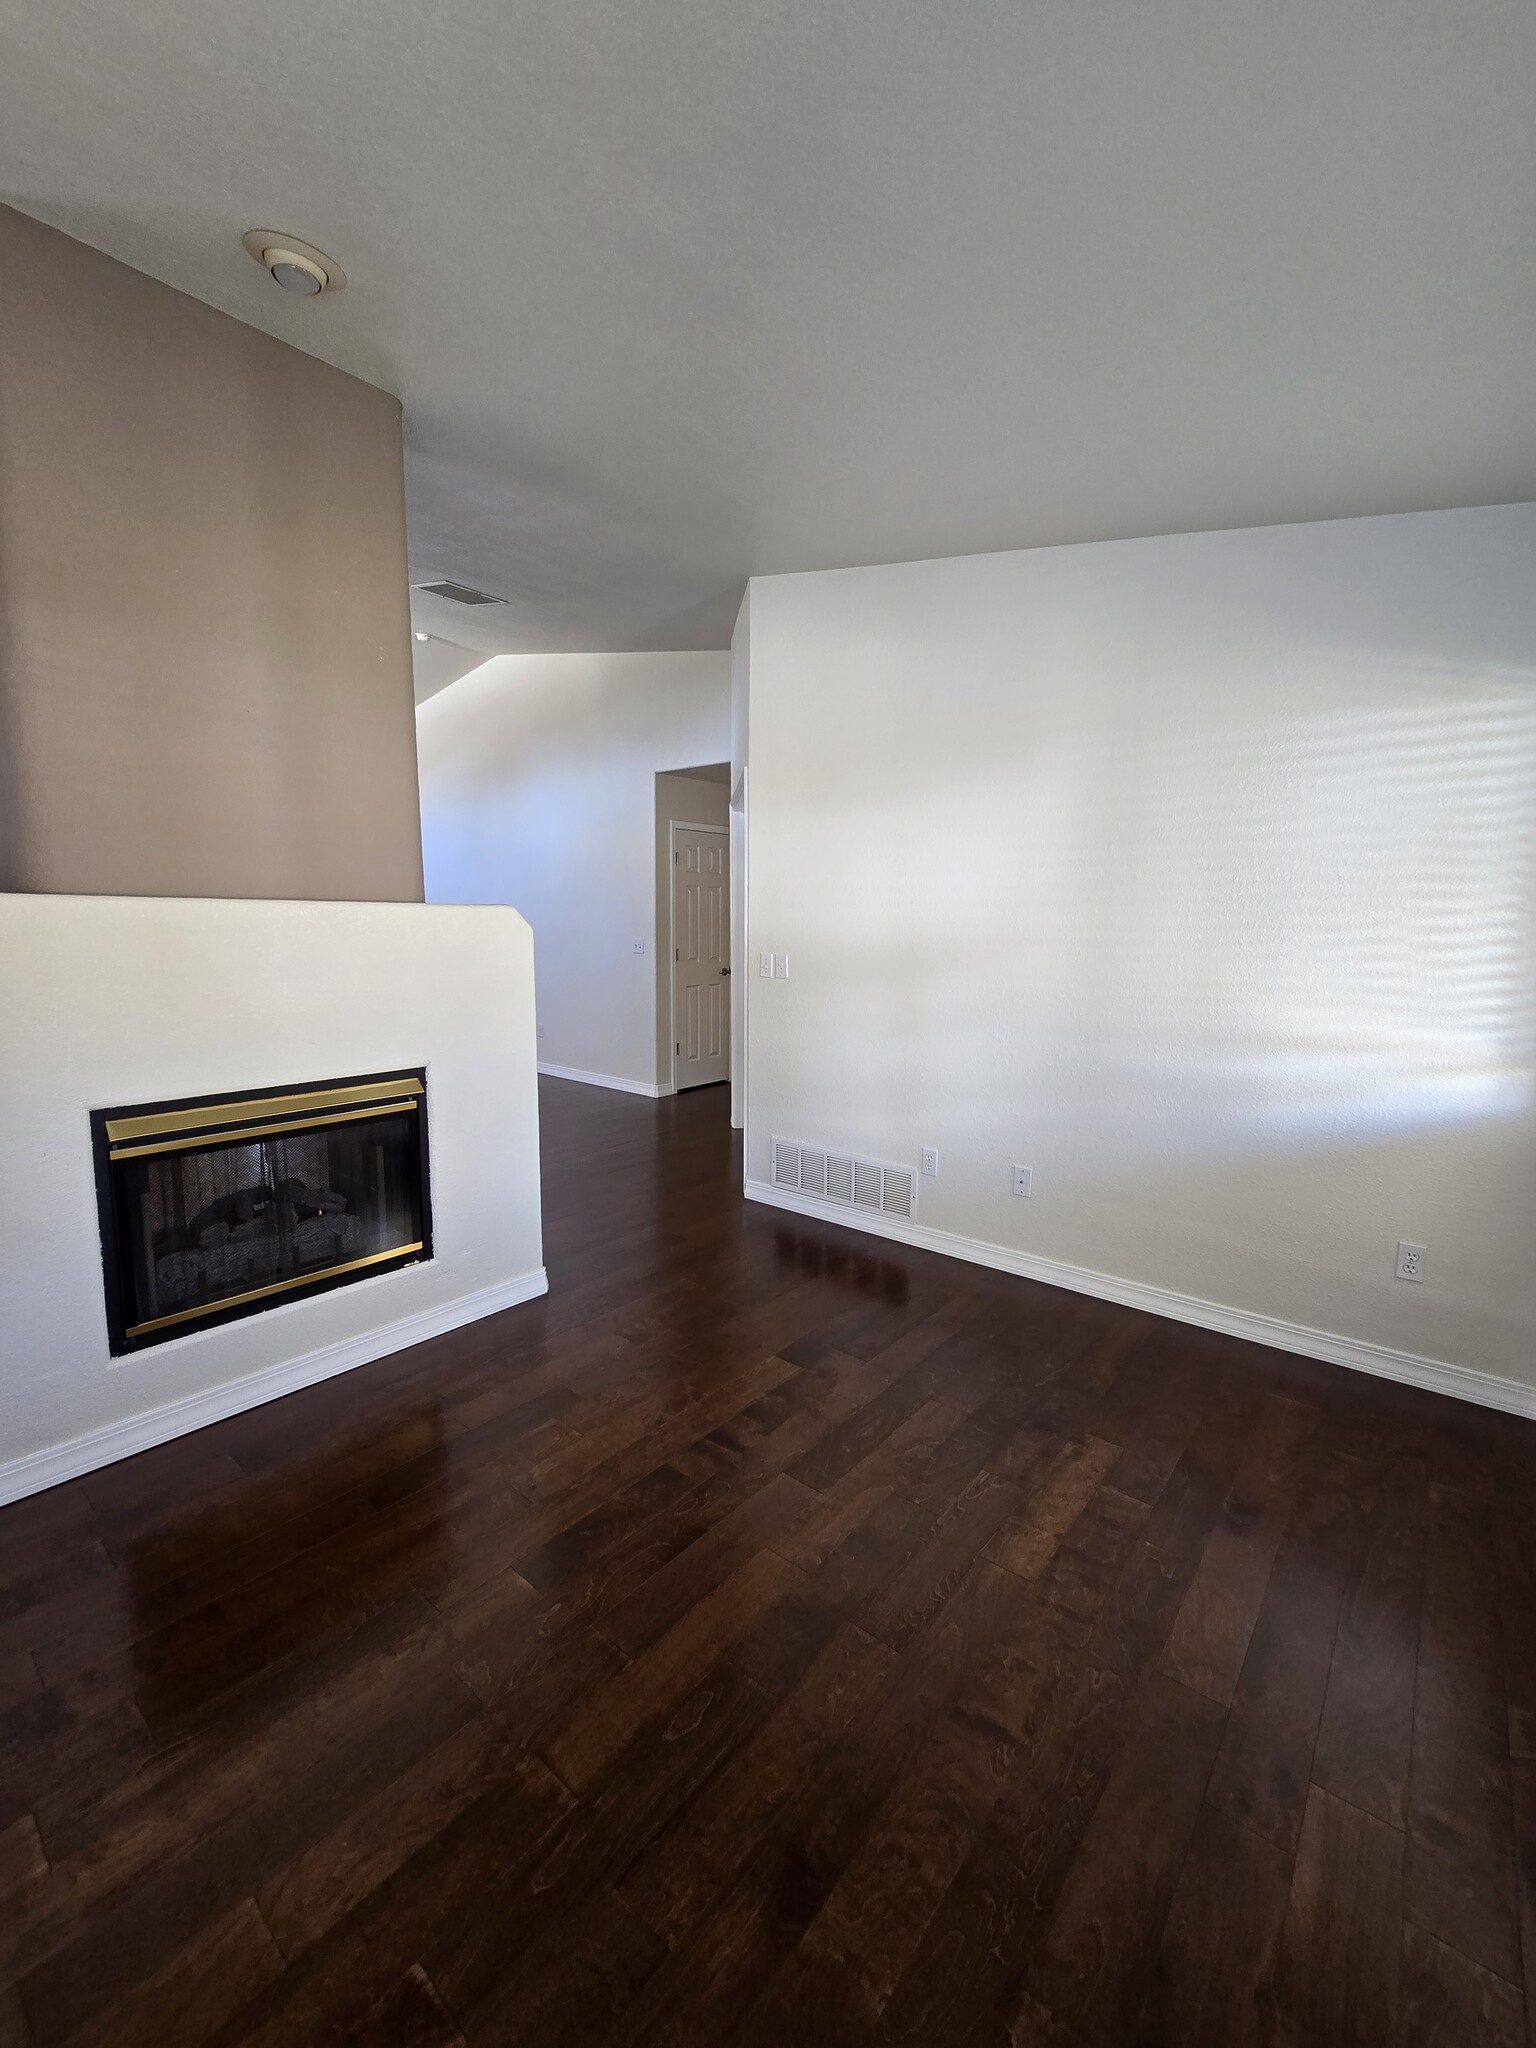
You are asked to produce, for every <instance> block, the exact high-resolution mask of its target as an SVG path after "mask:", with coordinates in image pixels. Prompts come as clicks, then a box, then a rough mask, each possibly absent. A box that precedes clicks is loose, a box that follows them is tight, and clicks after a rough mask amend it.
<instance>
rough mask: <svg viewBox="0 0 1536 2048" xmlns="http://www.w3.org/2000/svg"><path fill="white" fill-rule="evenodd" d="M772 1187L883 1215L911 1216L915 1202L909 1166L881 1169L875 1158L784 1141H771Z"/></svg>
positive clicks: (914, 1191) (914, 1187) (778, 1139)
mask: <svg viewBox="0 0 1536 2048" xmlns="http://www.w3.org/2000/svg"><path fill="white" fill-rule="evenodd" d="M773 1185H774V1186H775V1187H776V1188H794V1189H796V1190H797V1191H798V1192H799V1193H800V1194H802V1195H815V1196H816V1198H817V1200H818V1201H823V1202H838V1203H846V1205H847V1206H848V1207H849V1208H851V1209H869V1210H875V1211H878V1212H879V1213H880V1214H881V1215H882V1216H910V1215H911V1214H912V1209H913V1205H914V1203H915V1202H916V1200H917V1175H916V1174H915V1173H914V1172H913V1171H912V1169H911V1167H910V1166H882V1165H881V1164H880V1163H879V1162H878V1161H877V1160H873V1159H851V1158H848V1157H846V1156H840V1155H839V1154H838V1153H836V1152H818V1151H813V1150H812V1149H811V1147H810V1146H809V1145H791V1144H789V1143H788V1142H787V1141H786V1140H785V1139H783V1138H775V1139H774V1141H773Z"/></svg>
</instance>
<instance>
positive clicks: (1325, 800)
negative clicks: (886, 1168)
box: [744, 505, 1536, 1412]
mask: <svg viewBox="0 0 1536 2048" xmlns="http://www.w3.org/2000/svg"><path fill="white" fill-rule="evenodd" d="M749 855H750V861H751V896H750V907H749V916H750V928H749V930H748V932H747V933H746V935H745V942H746V950H747V953H748V955H749V957H750V956H751V955H753V954H755V952H756V951H757V949H759V948H762V949H765V950H767V949H771V950H774V951H778V952H786V953H787V954H788V955H789V962H790V978H789V979H788V980H784V981H762V980H759V979H757V978H755V977H752V976H748V977H747V979H746V982H745V984H744V986H745V988H746V991H747V994H748V999H749V1000H748V1011H749V1023H748V1047H747V1059H748V1066H747V1083H748V1101H747V1174H748V1180H749V1185H751V1186H752V1187H754V1188H755V1189H756V1190H758V1191H761V1192H764V1193H765V1194H766V1193H767V1192H768V1189H767V1185H766V1184H767V1183H769V1181H770V1178H771V1173H772V1167H771V1146H772V1141H773V1140H774V1139H775V1138H779V1139H784V1140H788V1141H798V1142H801V1143H803V1144H806V1145H809V1146H816V1147H828V1148H836V1149H840V1150H847V1151H851V1152H853V1153H855V1154H861V1155H863V1156H866V1157H873V1158H875V1159H877V1160H883V1161H888V1162H895V1163H898V1164H903V1165H910V1166H914V1167H915V1166H916V1165H918V1164H919V1161H920V1154H921V1150H922V1148H923V1147H925V1146H926V1147H933V1148H935V1149H936V1150H937V1151H938V1154H939V1164H940V1173H939V1176H938V1177H937V1178H936V1179H929V1178H920V1179H919V1181H918V1188H919V1194H918V1201H917V1209H916V1212H915V1222H916V1225H917V1226H918V1227H919V1228H920V1229H921V1231H922V1232H923V1233H924V1241H928V1242H934V1243H938V1244H940V1245H942V1246H946V1247H949V1248H952V1249H955V1250H957V1251H961V1252H963V1253H966V1254H967V1255H969V1256H973V1257H975V1256H980V1257H983V1258H986V1259H988V1260H989V1261H990V1262H992V1263H1000V1264H1005V1265H1006V1264H1008V1263H1009V1261H1010V1260H1012V1261H1015V1262H1016V1264H1015V1269H1016V1270H1025V1271H1027V1270H1040V1271H1041V1272H1042V1273H1043V1274H1049V1273H1051V1272H1057V1271H1059V1272H1060V1273H1062V1274H1064V1275H1073V1274H1075V1275H1077V1276H1078V1277H1079V1279H1080V1281H1081V1282H1082V1284H1085V1285H1086V1286H1087V1287H1088V1288H1089V1291H1109V1292H1111V1293H1115V1291H1116V1290H1117V1289H1118V1290H1119V1293H1118V1295H1117V1298H1121V1299H1127V1298H1135V1297H1134V1296H1132V1295H1131V1294H1128V1293H1127V1291H1126V1290H1127V1289H1128V1288H1134V1287H1141V1288H1144V1289H1147V1290H1151V1292H1150V1293H1149V1294H1148V1296H1147V1297H1146V1298H1147V1300H1148V1302H1149V1305H1154V1306H1155V1305H1157V1303H1158V1301H1159V1300H1161V1299H1167V1300H1169V1301H1171V1302H1182V1303H1183V1304H1184V1305H1185V1307H1186V1309H1190V1310H1191V1312H1190V1318H1189V1319H1190V1320H1200V1319H1201V1316H1200V1314H1199V1313H1197V1312H1194V1311H1195V1310H1196V1309H1198V1306H1199V1305H1200V1304H1206V1305H1224V1307H1225V1308H1226V1309H1230V1310H1232V1311H1234V1312H1242V1313H1243V1314H1247V1315H1249V1316H1252V1317H1255V1318H1268V1319H1271V1320H1270V1322H1269V1324H1268V1325H1266V1327H1269V1328H1273V1329H1288V1330H1291V1331H1295V1332H1301V1333H1307V1332H1311V1333H1314V1334H1315V1333H1324V1334H1327V1333H1332V1335H1331V1337H1330V1338H1329V1343H1331V1342H1332V1340H1333V1338H1335V1337H1336V1338H1337V1339H1339V1340H1341V1341H1347V1342H1353V1343H1356V1344H1358V1345H1360V1346H1371V1347H1379V1353H1380V1358H1381V1359H1382V1360H1383V1361H1384V1363H1379V1364H1378V1365H1377V1366H1376V1368H1375V1369H1378V1370H1389V1371H1390V1370H1397V1369H1398V1367H1397V1365H1396V1364H1395V1363H1394V1361H1410V1362H1411V1361H1418V1362H1423V1361H1431V1362H1436V1361H1438V1362H1443V1363H1445V1364H1448V1365H1450V1366H1452V1367H1462V1368H1471V1369H1472V1370H1473V1371H1475V1372H1478V1373H1481V1374H1485V1375H1492V1376H1494V1377H1495V1378H1496V1379H1497V1380H1498V1381H1499V1382H1501V1383H1502V1384H1504V1385H1505V1386H1506V1387H1507V1386H1509V1385H1511V1384H1513V1385H1515V1386H1516V1387H1517V1388H1523V1389H1525V1390H1529V1389H1531V1388H1533V1387H1536V1260H1533V1258H1532V1255H1531V1252H1532V1245H1533V1244H1536V1002H1533V994H1532V991H1533V989H1536V506H1531V505H1520V506H1505V507H1489V508H1481V509H1472V510H1466V511H1453V512H1445V513H1426V514H1409V515H1403V516H1397V517H1385V518H1370V519H1358V520H1349V521H1339V522H1329V523H1320V524H1315V525H1305V526H1289V527H1274V528H1267V529H1251V530H1247V531H1240V532H1228V533H1207V534H1195V535H1183V536H1173V537H1168V538H1159V539H1149V540H1135V541H1123V542H1111V543H1104V544H1097V545H1087V546H1079V547H1061V548H1050V549H1041V550H1035V551H1030V552H1026V553H1013V554H998V555H989V556H981V557H971V558H967V559H960V560H950V561H936V562H921V563H912V564H905V565H899V566H892V567H883V568H870V569H853V570H846V571H835V572H829V573H825V574H810V575H794V576H778V577H768V578H759V579H755V580H754V582H753V584H752V589H751V805H750V813H749ZM1015 1165H1027V1166H1030V1167H1031V1168H1032V1169H1033V1174H1034V1182H1033V1187H1034V1192H1033V1195H1032V1196H1031V1198H1029V1199H1027V1200H1023V1199H1019V1198H1018V1197H1016V1196H1015V1195H1014V1194H1013V1192H1012V1178H1013V1169H1014V1167H1015ZM849 1220H850V1221H856V1220H857V1216H856V1214H855V1215H850V1217H849ZM1399 1240H1404V1241H1407V1242H1410V1243H1414V1244H1420V1245H1426V1246H1427V1247H1428V1252H1427V1258H1426V1262H1425V1278H1424V1281H1423V1284H1412V1283H1408V1282H1404V1281H1402V1280H1399V1279H1397V1278H1395V1276H1394V1265H1395V1254H1396V1246H1397V1243H1398V1241H1399ZM1030 1261H1035V1262H1038V1263H1037V1265H1036V1266H1035V1267H1032V1266H1031V1264H1030ZM1174 1312H1178V1311H1177V1310H1175V1311H1174ZM1217 1326H1218V1327H1232V1323H1231V1322H1230V1320H1229V1322H1228V1323H1226V1324H1222V1323H1220V1322H1218V1323H1217ZM1269 1341H1281V1339H1280V1338H1279V1337H1273V1338H1271V1339H1270V1340H1269ZM1295 1348H1299V1349H1306V1348H1309V1345H1308V1343H1307V1342H1298V1343H1297V1344H1296V1347H1295ZM1311 1348H1313V1349H1314V1350H1315V1351H1316V1355H1320V1356H1332V1355H1341V1356H1342V1355H1346V1354H1345V1353H1344V1352H1342V1351H1335V1350H1331V1349H1330V1348H1329V1347H1328V1345H1327V1344H1319V1345H1314V1346H1311ZM1354 1362H1365V1361H1364V1360H1363V1359H1356V1360H1354ZM1399 1376H1401V1377H1415V1376H1417V1377H1418V1378H1419V1379H1420V1380H1421V1381H1422V1383H1425V1384H1439V1383H1440V1382H1439V1381H1437V1380H1436V1379H1435V1378H1434V1375H1433V1373H1424V1372H1419V1371H1418V1369H1417V1366H1416V1365H1415V1366H1414V1367H1413V1369H1411V1370H1410V1369H1409V1367H1408V1366H1407V1365H1404V1366H1403V1369H1402V1370H1401V1371H1400V1372H1399ZM1480 1398H1482V1396H1480ZM1498 1398H1499V1399H1500V1400H1501V1401H1504V1402H1505V1405H1515V1406H1517V1407H1518V1406H1520V1405H1521V1403H1520V1402H1519V1401H1514V1402H1510V1401H1509V1400H1507V1399H1506V1397H1505V1396H1499V1397H1498ZM1523 1399H1524V1402H1525V1405H1526V1408H1527V1412H1531V1404H1530V1401H1529V1395H1528V1392H1527V1394H1526V1395H1525V1396H1524V1397H1523Z"/></svg>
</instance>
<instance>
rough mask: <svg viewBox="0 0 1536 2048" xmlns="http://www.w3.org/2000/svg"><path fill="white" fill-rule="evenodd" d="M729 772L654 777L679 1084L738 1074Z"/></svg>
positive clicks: (662, 1046) (664, 1056) (664, 1059)
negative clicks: (733, 1005)
mask: <svg viewBox="0 0 1536 2048" xmlns="http://www.w3.org/2000/svg"><path fill="white" fill-rule="evenodd" d="M730 775H731V771H730V764H729V763H728V762H723V761H716V762H711V763H708V764H706V765H705V766H703V767H698V768H678V769H670V770H667V771H664V772H663V773H660V774H658V775H657V777H656V966H657V973H656V1035H657V1051H658V1053H659V1055H660V1071H661V1072H662V1074H664V1075H669V1076H670V1078H671V1085H672V1089H673V1090H674V1091H676V1090H679V1089H684V1088H705V1087H709V1086H712V1085H713V1084H715V1083H718V1082H722V1081H729V1080H730V1078H731V839H730V797H731V789H730Z"/></svg>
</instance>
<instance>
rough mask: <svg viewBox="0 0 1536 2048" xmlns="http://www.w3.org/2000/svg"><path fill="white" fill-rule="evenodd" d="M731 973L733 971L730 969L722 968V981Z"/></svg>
mask: <svg viewBox="0 0 1536 2048" xmlns="http://www.w3.org/2000/svg"><path fill="white" fill-rule="evenodd" d="M730 971H731V970H730V969H729V967H722V968H721V970H720V979H721V980H722V981H724V979H725V977H726V976H727V975H728V974H729V973H730Z"/></svg>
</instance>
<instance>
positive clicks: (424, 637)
mask: <svg viewBox="0 0 1536 2048" xmlns="http://www.w3.org/2000/svg"><path fill="white" fill-rule="evenodd" d="M416 638H417V639H418V640H430V639H431V638H432V635H431V634H430V633H418V634H417V635H416Z"/></svg>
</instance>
